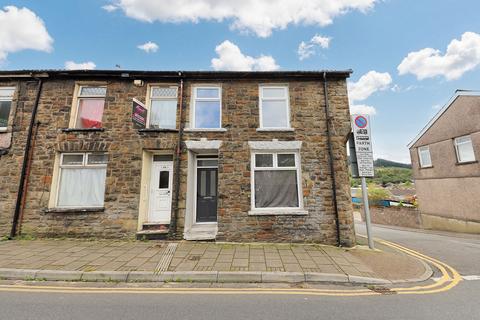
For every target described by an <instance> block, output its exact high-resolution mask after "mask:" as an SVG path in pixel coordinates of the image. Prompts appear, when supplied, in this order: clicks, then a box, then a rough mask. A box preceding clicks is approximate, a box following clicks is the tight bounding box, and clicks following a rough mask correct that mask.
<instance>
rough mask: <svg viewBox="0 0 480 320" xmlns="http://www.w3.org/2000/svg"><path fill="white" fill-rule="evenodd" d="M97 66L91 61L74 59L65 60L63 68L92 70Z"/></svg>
mask: <svg viewBox="0 0 480 320" xmlns="http://www.w3.org/2000/svg"><path fill="white" fill-rule="evenodd" d="M96 67H97V66H96V65H95V63H93V62H92V61H88V62H81V63H76V62H74V61H66V62H65V69H67V70H92V69H95V68H96Z"/></svg>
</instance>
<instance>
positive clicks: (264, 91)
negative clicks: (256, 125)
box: [260, 86, 290, 129]
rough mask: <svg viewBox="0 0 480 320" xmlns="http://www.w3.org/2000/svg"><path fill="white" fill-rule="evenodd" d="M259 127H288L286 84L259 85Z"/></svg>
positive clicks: (288, 108) (288, 114)
mask: <svg viewBox="0 0 480 320" xmlns="http://www.w3.org/2000/svg"><path fill="white" fill-rule="evenodd" d="M260 128H263V129H281V128H284V129H285V128H290V106H289V98H288V86H260Z"/></svg>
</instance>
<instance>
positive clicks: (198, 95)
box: [191, 86, 222, 129]
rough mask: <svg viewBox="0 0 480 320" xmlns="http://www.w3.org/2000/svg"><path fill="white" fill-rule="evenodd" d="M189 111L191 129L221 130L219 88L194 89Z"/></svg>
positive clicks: (198, 87)
mask: <svg viewBox="0 0 480 320" xmlns="http://www.w3.org/2000/svg"><path fill="white" fill-rule="evenodd" d="M191 111H192V112H191V123H192V128H193V129H221V128H222V88H221V87H220V86H197V87H194V88H193V108H192V110H191Z"/></svg>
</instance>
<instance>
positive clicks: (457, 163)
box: [455, 160, 478, 166]
mask: <svg viewBox="0 0 480 320" xmlns="http://www.w3.org/2000/svg"><path fill="white" fill-rule="evenodd" d="M472 163H478V160H473V161H465V162H456V163H455V165H457V166H463V165H464V164H472Z"/></svg>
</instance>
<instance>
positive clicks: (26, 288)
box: [0, 239, 462, 297]
mask: <svg viewBox="0 0 480 320" xmlns="http://www.w3.org/2000/svg"><path fill="white" fill-rule="evenodd" d="M375 241H377V242H379V243H381V244H383V245H385V246H389V247H391V248H394V249H396V250H399V251H402V252H404V253H406V254H408V255H410V256H413V257H415V258H418V259H420V260H423V261H425V262H427V263H430V264H432V265H434V266H435V267H436V268H438V269H439V270H440V272H441V273H442V276H441V277H440V278H438V279H437V281H435V282H434V283H433V284H429V285H423V286H421V285H419V286H413V287H400V288H390V292H392V293H397V294H432V293H440V292H445V291H448V290H450V289H452V288H453V287H455V286H456V285H457V284H458V283H459V282H460V281H462V277H461V276H460V274H459V273H458V272H457V271H456V270H455V269H453V268H452V267H450V266H449V265H447V264H446V263H444V262H441V261H439V260H437V259H434V258H431V257H429V256H427V255H424V254H422V253H420V252H417V251H415V250H412V249H409V248H406V247H403V246H401V245H399V244H396V243H393V242H389V241H386V240H381V239H375ZM1 291H3V292H12V291H13V292H28V293H33V292H45V293H88V294H92V293H108V294H112V293H128V294H210V295H213V294H215V295H220V294H222V295H233V294H237V295H238V294H241V295H258V294H274V295H315V296H342V297H352V296H378V295H382V293H381V292H375V291H372V290H369V289H364V288H359V289H345V290H329V289H301V288H285V289H282V288H95V287H61V286H35V285H21V284H14V285H0V292H1Z"/></svg>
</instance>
